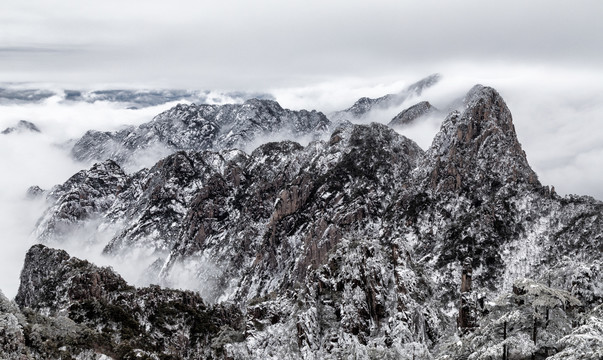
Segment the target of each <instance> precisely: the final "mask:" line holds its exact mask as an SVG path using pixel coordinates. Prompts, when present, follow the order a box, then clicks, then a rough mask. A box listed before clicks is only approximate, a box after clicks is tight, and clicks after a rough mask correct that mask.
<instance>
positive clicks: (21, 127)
mask: <svg viewBox="0 0 603 360" xmlns="http://www.w3.org/2000/svg"><path fill="white" fill-rule="evenodd" d="M14 132H18V133H21V132H32V133H39V132H41V131H40V129H39V128H38V127H37V126H36V124H34V123H32V122H30V121H26V120H20V121H19V122H18V123H17V125H15V126H13V127H7V128H6V129H4V130H3V131H2V134H3V135H8V134H11V133H14Z"/></svg>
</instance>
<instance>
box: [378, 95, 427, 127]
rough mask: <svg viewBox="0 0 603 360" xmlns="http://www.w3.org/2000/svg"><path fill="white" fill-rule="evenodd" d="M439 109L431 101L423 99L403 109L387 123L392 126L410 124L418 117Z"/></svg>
mask: <svg viewBox="0 0 603 360" xmlns="http://www.w3.org/2000/svg"><path fill="white" fill-rule="evenodd" d="M437 111H438V109H436V108H435V107H434V106H432V105H431V104H430V103H429V101H421V102H420V103H417V104H415V105H413V106H411V107H409V108H407V109H405V110H403V111H401V112H400V113H399V114H398V115H396V116H394V118H393V119H392V121H390V122H389V124H387V125H388V126H391V127H400V126H405V125H410V124H412V123H413V122H414V121H415V120H416V119H418V118H420V117H423V116H425V115H428V114H431V113H434V112H437Z"/></svg>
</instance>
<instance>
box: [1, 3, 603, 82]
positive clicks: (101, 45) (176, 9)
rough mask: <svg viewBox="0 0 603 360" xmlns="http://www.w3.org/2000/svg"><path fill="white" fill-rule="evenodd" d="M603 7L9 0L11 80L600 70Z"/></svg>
mask: <svg viewBox="0 0 603 360" xmlns="http://www.w3.org/2000/svg"><path fill="white" fill-rule="evenodd" d="M602 14H603V2H602V1H600V0H577V1H571V2H570V1H552V0H546V1H544V0H541V1H537V0H535V1H534V0H533V1H525V0H519V1H516V0H512V1H497V2H484V1H479V0H473V1H434V0H424V1H420V2H419V1H401V0H392V1H384V0H381V1H379V0H377V1H355V0H346V1H328V0H327V1H325V0H321V1H316V0H288V1H281V0H255V1H246V0H229V1H224V0H221V1H189V0H172V1H165V0H161V1H159V0H147V1H144V2H143V1H138V0H137V1H134V0H104V1H95V2H89V1H72V0H54V1H49V0H26V1H24V0H3V1H2V2H1V4H0V69H1V70H0V71H1V72H2V73H1V76H2V78H3V79H4V81H49V82H68V83H69V82H71V83H81V84H85V85H89V84H91V83H107V82H111V83H121V84H130V85H133V84H138V85H149V86H155V85H161V86H170V87H194V88H211V89H238V90H242V89H253V90H263V89H266V88H272V87H283V86H300V85H308V84H313V83H317V82H323V81H330V80H333V79H335V78H342V77H357V78H369V77H370V78H386V77H392V76H394V75H399V74H409V73H426V74H428V73H432V72H439V71H441V68H442V67H443V64H448V63H450V62H456V61H462V62H464V61H470V62H475V63H500V62H504V63H509V64H512V63H521V64H526V63H530V64H535V65H536V64H540V63H546V64H555V65H557V66H581V67H594V68H598V67H600V66H601V64H602V63H603V46H601V43H602V42H601V41H602V39H601V33H602V26H603V25H602V24H603V22H602V21H601V16H602Z"/></svg>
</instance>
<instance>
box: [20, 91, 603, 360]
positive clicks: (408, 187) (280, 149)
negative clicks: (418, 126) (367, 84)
mask: <svg viewBox="0 0 603 360" xmlns="http://www.w3.org/2000/svg"><path fill="white" fill-rule="evenodd" d="M250 107H251V108H253V106H252V105H250ZM174 111H175V110H174ZM178 111H184V110H182V109H181V110H178ZM199 111H201V110H199ZM179 113H180V114H183V113H182V112H179ZM184 118H186V116H184ZM193 118H196V115H194V116H193ZM270 119H273V118H270ZM166 131H167V130H166ZM201 140H203V139H199V141H201ZM47 199H48V200H49V202H50V203H51V205H50V206H49V208H48V210H47V211H46V213H45V215H44V217H43V219H42V221H40V222H39V223H38V227H37V234H38V235H39V236H40V240H42V241H50V240H51V239H53V241H61V239H64V238H65V237H66V236H68V235H69V234H71V235H72V236H78V234H79V233H81V229H86V234H87V238H89V237H92V238H94V239H95V240H94V241H100V242H102V243H103V244H106V247H105V252H106V253H107V254H111V255H119V254H121V253H123V252H127V251H132V249H140V248H144V249H150V250H151V251H150V253H153V257H154V258H153V260H155V258H156V261H155V262H154V265H153V266H152V269H150V270H149V273H152V274H153V276H156V277H155V278H154V280H153V281H158V282H162V284H168V285H169V284H176V283H177V280H178V279H179V278H181V277H183V276H186V277H188V278H189V279H188V280H191V282H192V283H195V284H197V285H198V287H197V288H198V289H199V291H200V292H201V295H202V296H203V297H204V298H205V300H206V301H208V302H210V303H218V304H220V303H222V302H224V301H232V302H234V303H236V304H237V308H238V309H240V314H242V315H240V316H241V318H242V319H243V320H242V321H243V322H244V331H243V330H240V329H241V327H237V326H239V325H237V324H234V323H232V324H231V323H228V326H229V327H230V329H231V330H228V332H227V331H226V330H224V332H223V333H222V335H216V336H218V338H214V339H220V340H215V341H216V342H218V343H219V344H222V345H221V347H220V349H221V350H220V351H222V352H221V353H220V355H217V354H218V353H216V352H204V351H206V350H202V349H207V347H206V345H207V343H198V344H197V343H196V344H197V345H195V346H197V348H195V349H198V351H199V352H197V353H195V354H199V353H203V354H207V356H208V357H212V356H214V357H215V356H226V357H230V358H241V359H246V358H257V359H264V358H274V359H281V358H305V359H317V358H321V359H339V358H350V357H353V356H356V357H358V358H374V357H385V358H388V357H389V358H401V359H405V358H406V359H412V358H421V359H429V358H441V359H457V358H476V359H487V358H488V357H489V356H490V357H496V356H498V357H500V358H503V355H502V354H503V352H504V353H505V354H506V355H504V358H507V359H512V358H530V357H532V356H534V357H535V358H545V357H547V356H556V357H557V358H568V359H571V358H572V357H571V356H572V355H569V354H570V353H571V352H572V351H574V352H575V353H576V354H579V353H585V354H596V352H594V351H593V350H592V349H591V350H589V348H588V346H590V345H591V344H595V345H596V344H599V343H600V341H599V339H600V331H599V330H600V329H599V327H598V324H599V323H600V322H601V317H600V313H601V312H600V306H601V303H603V292H602V291H601V289H603V275H601V274H602V272H601V267H602V266H603V264H602V261H601V259H600V254H601V252H602V251H603V203H601V202H600V201H597V200H594V199H592V198H588V197H577V196H569V197H564V198H562V197H559V196H558V195H556V194H555V193H554V191H551V190H550V188H549V187H548V186H543V185H542V184H541V183H540V182H539V181H538V178H537V176H536V174H535V173H534V171H533V170H532V169H531V168H530V166H529V163H528V161H527V157H526V154H525V153H524V151H523V150H522V148H521V144H520V143H519V141H518V140H517V135H516V133H515V129H514V126H513V120H512V116H511V112H510V110H509V109H508V107H507V106H506V104H505V102H504V100H503V99H502V98H501V96H500V94H498V92H496V91H495V90H494V89H492V88H488V87H484V86H480V85H477V86H475V87H474V88H473V89H471V90H470V91H469V92H468V93H467V95H466V96H465V99H464V101H463V106H462V108H461V109H460V110H457V111H453V112H452V113H450V114H449V115H448V116H447V117H446V119H445V120H444V122H443V124H442V126H441V129H440V132H439V133H438V134H437V135H436V137H435V138H434V140H433V143H432V145H431V147H430V148H429V149H428V150H427V151H426V152H423V151H422V150H421V149H420V148H419V147H418V146H417V145H416V144H415V143H414V142H413V141H412V140H410V139H407V138H405V137H403V136H401V135H399V134H397V133H396V132H395V131H393V130H392V129H390V128H388V127H386V126H384V125H378V124H370V125H349V126H346V127H343V128H339V129H337V130H335V131H334V132H333V133H332V134H331V136H330V138H329V139H328V140H326V141H322V140H321V141H314V142H311V143H310V144H309V145H307V146H305V147H304V146H301V145H300V144H298V143H295V142H291V141H281V142H271V143H267V144H264V145H262V146H260V147H258V148H257V149H256V150H254V151H253V152H252V153H251V154H246V153H244V152H242V151H239V150H229V151H219V152H215V151H204V152H195V151H181V152H176V153H174V154H172V155H170V156H168V157H166V158H164V159H162V160H161V161H159V162H158V163H156V164H155V166H154V167H152V168H151V169H144V170H141V171H139V172H136V173H133V174H130V175H126V174H124V172H123V171H122V170H121V168H120V166H119V165H118V164H116V163H115V162H112V161H107V162H104V163H100V164H97V165H95V166H94V167H92V168H91V169H90V170H87V171H83V172H81V173H78V174H76V175H75V176H74V177H73V178H71V179H70V180H68V181H67V183H66V184H63V185H59V186H57V187H55V188H54V189H51V190H50V191H49V192H48V195H47ZM46 252H51V253H52V254H53V255H52V256H50V255H44V254H46ZM30 253H31V256H32V257H33V258H37V257H43V259H40V260H36V261H27V262H28V263H30V264H31V263H34V262H36V263H37V262H39V263H41V264H45V266H44V267H45V268H44V269H37V270H35V271H34V270H31V271H30V270H28V271H26V270H25V269H24V272H23V273H24V275H23V278H22V282H23V283H22V287H23V289H24V290H23V291H21V290H20V291H19V296H18V302H19V304H20V305H21V306H29V307H33V308H34V309H35V311H42V312H44V313H47V314H51V315H53V316H54V315H55V314H61V313H64V312H65V311H71V310H70V309H72V307H73V303H74V302H75V303H81V301H89V300H90V299H92V300H93V301H101V302H102V301H109V303H110V304H114V305H115V306H117V305H116V304H118V305H119V307H125V308H126V309H128V310H127V312H130V311H135V310H132V309H135V307H132V306H133V305H131V304H132V303H136V300H135V298H136V297H134V296H133V295H132V296H131V295H127V296H126V294H130V293H131V292H135V293H136V294H137V295H136V296H139V297H142V298H144V296H147V295H145V293H144V291H143V292H140V291H142V290H132V289H130V288H129V287H128V286H127V284H125V283H124V282H123V280H118V279H117V278H116V277H114V276H112V275H110V274H109V273H108V272H107V273H103V272H102V271H101V270H99V269H98V268H94V269H92V268H88V267H83V265H81V266H82V267H83V268H85V269H87V270H86V271H84V273H86V274H88V275H86V276H87V277H84V279H86V280H85V281H84V283H86V284H92V285H90V286H89V288H87V289H86V290H85V291H83V290H82V291H75V290H70V289H72V288H73V287H75V288H76V289H79V285H78V284H80V282H78V281H76V280H74V279H78V277H77V275H76V274H77V273H78V270H77V269H78V267H73V266H72V267H69V266H67V265H68V264H70V261H74V260H69V257H68V256H67V255H66V254H63V253H61V252H58V251H54V250H53V251H50V250H49V249H45V248H43V247H38V248H33V249H32V250H31V251H30ZM29 257H30V254H28V258H29ZM59 263H60V264H65V265H61V266H58V268H60V269H62V270H60V271H53V270H46V268H49V269H51V268H53V267H54V268H56V266H53V265H54V264H59ZM79 264H81V263H79ZM65 266H67V267H65ZM25 268H32V266H27V264H26V267H25ZM33 268H35V266H33ZM107 271H108V270H107ZM183 274H186V275H183ZM524 278H530V279H531V280H528V279H524ZM36 279H45V280H44V281H41V280H36ZM49 279H57V280H49ZM119 279H120V278H119ZM53 281H56V282H53ZM189 283H190V282H189ZM23 284H25V285H23ZM53 284H59V285H56V286H55V285H53ZM108 284H113V285H110V286H109V285H108ZM53 289H57V290H54V292H53ZM145 291H150V290H145ZM138 292H140V293H138ZM115 294H121V295H119V296H122V297H120V299H122V298H123V301H122V302H119V303H118V302H117V300H115V299H117V298H115V296H117V295H115ZM174 296H175V295H174ZM191 296H192V295H191ZM81 299H84V300H81ZM107 299H108V300H107ZM111 301H113V302H111ZM120 301H121V300H120ZM195 301H196V300H195ZM199 301H200V300H199ZM195 304H197V303H195ZM195 306H196V305H195ZM199 306H200V305H199ZM216 306H219V305H216ZM206 308H208V306H207V305H205V307H204V308H203V309H206ZM74 309H79V308H74ZM204 311H205V310H204ZM70 314H71V312H70ZM75 314H76V315H77V314H82V311H80V310H77V311H75ZM174 314H175V316H181V314H182V313H180V312H177V311H176V312H175V313H174ZM176 314H180V315H176ZM459 314H460V315H461V316H460V317H459ZM74 316H75V315H74ZM78 316H79V315H78ZM137 316H138V315H137ZM141 316H142V315H141ZM237 316H239V315H237ZM70 318H72V319H73V320H74V321H76V322H77V320H76V319H79V318H76V317H71V315H70ZM235 318H236V316H235ZM94 319H96V320H94V321H91V322H88V320H85V321H83V322H82V323H83V324H84V325H85V324H88V323H91V324H92V323H93V324H94V326H97V327H98V326H100V327H103V326H109V325H106V323H104V322H103V321H102V320H100V317H95V318H94ZM145 319H146V318H145ZM220 319H222V318H219V317H218V318H217V319H216V322H219V321H226V320H225V319H222V320H220ZM145 321H146V320H145ZM86 326H87V325H86ZM111 326H113V325H111ZM182 326H184V325H183V324H180V323H178V324H177V325H174V326H173V327H171V330H172V331H179V330H177V329H181V327H182ZM221 326H222V325H221ZM457 327H459V328H461V329H460V330H462V331H458V330H459V329H458V328H457ZM146 329H148V328H146ZM186 329H188V328H186ZM224 329H226V328H224ZM147 331H150V330H147ZM187 331H189V330H185V333H187ZM212 334H213V333H212ZM583 334H588V336H592V337H593V338H594V340H592V341H590V340H589V341H582V340H580V339H583V338H584V337H583V336H582V335H583ZM212 336H214V335H211V336H210V338H211V337H212ZM459 337H460V338H459ZM189 338H190V337H189ZM153 339H154V338H153ZM507 340H508V341H507ZM212 343H213V340H212ZM153 344H155V343H153ZM210 347H211V346H210ZM144 349H145V351H149V352H150V351H151V350H146V349H148V348H144ZM160 349H165V348H162V347H160ZM212 349H213V348H212ZM153 351H155V350H153ZM161 351H164V350H161ZM195 351H197V350H195ZM212 351H214V350H212ZM182 356H184V355H182ZM186 356H189V355H186ZM568 356H569V357H568ZM574 358H579V357H574Z"/></svg>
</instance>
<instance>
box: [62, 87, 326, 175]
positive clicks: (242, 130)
mask: <svg viewBox="0 0 603 360" xmlns="http://www.w3.org/2000/svg"><path fill="white" fill-rule="evenodd" d="M330 125H331V122H330V121H329V119H327V117H326V116H325V115H324V114H322V113H320V112H317V111H315V110H312V111H307V110H299V111H294V110H288V109H283V108H282V107H281V106H280V105H279V104H278V103H277V102H276V101H273V100H264V99H251V100H248V101H246V102H245V103H243V104H226V105H195V104H190V105H184V104H178V105H176V106H175V107H173V108H171V109H169V110H166V111H164V112H162V113H161V114H159V115H157V116H156V117H155V118H154V119H153V120H152V121H150V122H148V123H145V124H142V125H140V126H138V127H129V128H126V129H124V130H121V131H117V132H113V133H102V132H98V131H89V132H87V133H86V134H85V135H84V136H83V137H82V138H81V139H80V140H78V141H77V142H76V143H75V145H74V146H73V148H72V150H71V153H72V155H73V157H74V158H75V159H77V160H80V161H90V160H104V159H106V158H110V159H113V160H115V161H117V162H118V163H120V164H125V165H129V166H131V167H133V168H134V169H133V170H137V169H139V168H140V166H136V164H135V162H136V159H137V158H139V157H140V158H150V159H152V160H154V161H157V160H159V159H160V158H162V157H164V156H166V155H168V154H170V153H173V152H175V151H180V150H192V151H203V150H215V151H219V150H225V149H233V148H237V149H245V150H251V149H252V148H251V149H250V147H255V146H257V143H258V142H261V141H262V139H263V138H264V137H270V138H276V139H285V138H293V137H297V136H309V137H310V138H312V139H313V138H320V137H321V136H322V135H324V134H325V132H326V131H327V130H328V129H329V127H330ZM144 165H145V166H147V164H144Z"/></svg>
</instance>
